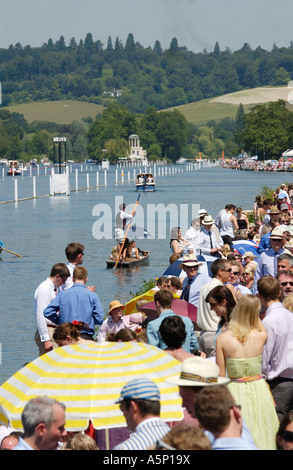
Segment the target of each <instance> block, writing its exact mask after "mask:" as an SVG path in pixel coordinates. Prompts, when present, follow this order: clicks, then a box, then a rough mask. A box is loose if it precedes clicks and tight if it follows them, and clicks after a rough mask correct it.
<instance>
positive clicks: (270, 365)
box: [262, 302, 293, 380]
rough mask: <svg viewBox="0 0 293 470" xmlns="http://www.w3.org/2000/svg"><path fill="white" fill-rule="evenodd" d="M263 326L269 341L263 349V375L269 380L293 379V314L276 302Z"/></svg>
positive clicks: (267, 313)
mask: <svg viewBox="0 0 293 470" xmlns="http://www.w3.org/2000/svg"><path fill="white" fill-rule="evenodd" d="M263 324H264V326H265V328H266V331H267V334H268V340H267V343H266V345H265V346H264V349H263V356H262V373H263V374H264V375H265V376H266V378H267V379H268V380H273V379H275V378H277V377H282V378H289V379H293V313H292V312H290V311H289V310H287V309H286V308H285V307H283V305H282V304H281V302H275V303H274V304H272V305H271V306H270V307H269V308H268V309H267V311H266V315H265V318H264V319H263Z"/></svg>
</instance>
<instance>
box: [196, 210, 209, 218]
mask: <svg viewBox="0 0 293 470" xmlns="http://www.w3.org/2000/svg"><path fill="white" fill-rule="evenodd" d="M207 214H208V213H207V211H206V210H205V209H200V210H199V211H198V217H203V216H205V215H207Z"/></svg>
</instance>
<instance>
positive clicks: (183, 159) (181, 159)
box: [176, 157, 186, 165]
mask: <svg viewBox="0 0 293 470" xmlns="http://www.w3.org/2000/svg"><path fill="white" fill-rule="evenodd" d="M184 163H186V158H183V157H181V158H179V160H176V165H184Z"/></svg>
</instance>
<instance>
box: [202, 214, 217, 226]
mask: <svg viewBox="0 0 293 470" xmlns="http://www.w3.org/2000/svg"><path fill="white" fill-rule="evenodd" d="M213 223H214V219H213V218H212V216H211V215H206V216H205V218H204V219H203V221H202V225H212V224H213Z"/></svg>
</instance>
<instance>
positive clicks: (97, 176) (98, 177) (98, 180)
mask: <svg viewBox="0 0 293 470" xmlns="http://www.w3.org/2000/svg"><path fill="white" fill-rule="evenodd" d="M97 186H99V172H98V171H97Z"/></svg>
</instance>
